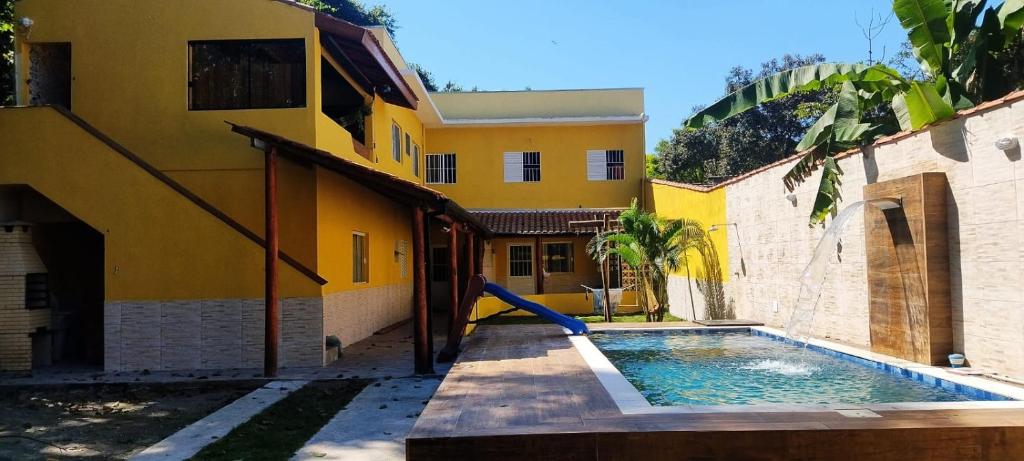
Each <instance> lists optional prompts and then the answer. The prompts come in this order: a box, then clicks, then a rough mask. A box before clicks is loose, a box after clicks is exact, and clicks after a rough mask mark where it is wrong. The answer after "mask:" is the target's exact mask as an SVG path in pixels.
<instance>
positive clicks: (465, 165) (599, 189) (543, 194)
mask: <svg viewBox="0 0 1024 461" xmlns="http://www.w3.org/2000/svg"><path fill="white" fill-rule="evenodd" d="M427 139H428V141H429V144H428V145H427V153H451V152H454V153H455V154H456V175H457V178H456V179H457V180H456V184H430V187H432V188H434V189H437V190H439V191H441V192H443V193H444V194H446V195H448V196H449V197H451V198H453V199H455V201H457V202H459V204H460V205H462V206H463V207H466V208H577V207H581V206H582V207H585V208H599V207H609V208H610V207H626V206H629V202H630V200H632V199H633V198H634V197H637V198H639V197H640V195H641V194H642V192H643V189H642V183H643V177H644V150H643V149H644V127H643V125H642V124H632V125H594V126H534V127H494V128H440V129H434V128H429V129H428V130H427ZM588 149H623V150H624V154H625V161H626V165H625V179H624V180H622V181H588V180H587V158H586V157H587V150H588ZM519 151H539V152H540V153H541V181H540V182H524V183H505V182H504V153H505V152H519Z"/></svg>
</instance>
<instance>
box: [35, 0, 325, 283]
mask: <svg viewBox="0 0 1024 461" xmlns="http://www.w3.org/2000/svg"><path fill="white" fill-rule="evenodd" d="M16 9H17V11H16V16H17V17H22V16H27V17H30V18H32V19H33V21H34V22H35V24H34V26H33V27H32V30H31V33H30V34H29V35H28V37H27V38H26V37H25V35H24V34H18V40H19V45H20V46H21V48H20V50H22V51H23V50H25V44H26V43H35V42H71V48H72V51H71V52H72V74H73V78H74V80H73V83H72V110H73V111H74V112H75V113H76V114H78V115H79V116H81V117H82V118H84V119H85V120H87V121H88V122H89V123H91V124H92V125H94V126H96V127H97V128H99V129H100V130H101V131H103V132H104V133H106V134H107V135H109V136H110V137H111V138H113V139H115V140H117V142H119V143H121V144H122V145H124V146H126V147H127V148H128V149H129V150H131V151H133V152H135V153H136V154H138V155H140V156H141V157H143V158H144V159H145V160H146V161H148V162H149V163H151V164H153V165H155V166H156V167H157V168H159V169H161V170H164V171H166V172H167V173H168V174H169V175H171V176H172V177H173V178H175V179H176V180H178V181H179V182H181V183H182V184H184V185H185V186H186V187H188V188H190V189H192V190H193V191H195V192H196V193H198V194H200V195H201V196H202V197H203V198H204V199H206V200H208V201H210V202H211V203H213V204H214V205H215V206H217V207H218V208H220V209H221V210H223V211H224V212H226V213H228V214H229V215H230V216H232V217H233V218H235V219H236V220H238V221H239V222H241V223H242V224H244V225H245V226H246V227H248V228H250V229H252V230H253V231H255V232H257V233H259V234H262V228H263V224H262V220H263V199H262V194H261V193H258V192H257V191H259V190H262V181H263V179H262V172H261V170H262V162H263V159H262V156H261V155H260V154H259V152H257V151H255V150H253V149H252V148H250V147H249V142H248V140H247V139H245V138H243V137H241V136H239V135H237V134H235V133H232V132H231V131H230V129H229V128H228V126H227V125H225V124H224V121H225V120H229V121H232V122H235V123H240V124H244V125H251V126H254V127H257V128H261V129H265V130H268V131H271V132H273V133H276V134H279V135H282V136H285V137H288V138H291V139H295V140H297V141H300V142H304V143H307V144H311V145H312V144H313V143H314V127H315V124H314V114H315V113H316V112H317V111H318V110H319V109H318V107H319V105H318V103H317V101H318V98H317V94H316V91H317V88H318V85H319V77H318V76H317V75H316V74H315V72H313V71H312V69H313V67H312V66H307V73H306V80H307V82H306V107H304V108H293V109H256V110H212V111H189V110H188V85H187V81H188V77H189V76H188V42H189V41H190V40H216V39H246V38H252V39H266V38H298V39H303V40H305V43H306V56H307V63H319V59H320V58H319V56H320V48H319V42H318V41H317V40H315V30H316V29H315V28H314V25H313V18H314V17H313V14H312V12H310V11H306V10H303V9H300V8H296V7H294V6H289V5H286V4H283V3H280V2H273V1H252V0H175V1H173V2H167V1H162V0H63V1H61V0H23V1H20V2H18V3H17V4H16ZM20 56H21V58H22V66H21V67H22V69H27V67H28V66H27V65H26V64H27V53H24V52H22V53H21V54H20ZM22 85H24V80H23V81H22ZM24 92H25V89H24V87H23V88H22V94H24ZM21 102H22V103H27V101H24V100H23V101H21ZM309 178H310V173H309V171H308V170H307V171H303V170H302V169H295V168H284V169H283V170H282V172H281V177H280V179H279V182H280V200H281V222H282V225H283V229H282V235H281V247H282V248H283V249H284V250H285V251H287V252H289V253H291V254H293V255H294V256H295V257H296V258H299V259H300V260H302V261H303V262H305V263H306V264H309V265H313V264H315V260H314V259H312V258H313V257H314V255H315V250H314V248H313V246H312V245H313V242H315V239H311V238H310V236H311V235H314V233H315V232H316V223H315V215H314V213H313V211H312V210H313V207H314V206H315V205H314V200H315V195H314V194H313V189H314V188H313V186H311V185H309V184H308V182H309Z"/></svg>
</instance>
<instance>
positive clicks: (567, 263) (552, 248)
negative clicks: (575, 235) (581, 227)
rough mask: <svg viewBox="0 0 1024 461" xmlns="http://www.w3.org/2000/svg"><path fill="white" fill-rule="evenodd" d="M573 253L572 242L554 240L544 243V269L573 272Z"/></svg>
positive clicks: (552, 271)
mask: <svg viewBox="0 0 1024 461" xmlns="http://www.w3.org/2000/svg"><path fill="white" fill-rule="evenodd" d="M572 256H573V254H572V243H571V242H553V243H545V244H544V271H545V272H550V273H555V272H572V271H573V257H572Z"/></svg>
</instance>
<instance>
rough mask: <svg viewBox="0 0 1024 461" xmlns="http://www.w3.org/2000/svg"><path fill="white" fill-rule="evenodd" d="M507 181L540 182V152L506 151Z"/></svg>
mask: <svg viewBox="0 0 1024 461" xmlns="http://www.w3.org/2000/svg"><path fill="white" fill-rule="evenodd" d="M505 182H540V152H505Z"/></svg>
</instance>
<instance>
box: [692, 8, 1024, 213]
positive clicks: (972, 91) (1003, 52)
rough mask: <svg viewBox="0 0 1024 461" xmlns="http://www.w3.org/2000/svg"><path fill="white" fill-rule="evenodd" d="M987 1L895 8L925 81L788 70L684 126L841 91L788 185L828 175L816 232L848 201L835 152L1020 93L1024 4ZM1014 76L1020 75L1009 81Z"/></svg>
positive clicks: (853, 70) (869, 71)
mask: <svg viewBox="0 0 1024 461" xmlns="http://www.w3.org/2000/svg"><path fill="white" fill-rule="evenodd" d="M985 5H986V0H894V1H893V12H894V13H895V15H896V17H897V18H898V19H899V20H900V24H901V25H902V26H903V28H904V29H905V30H906V31H907V37H908V39H909V41H910V43H911V45H912V46H913V50H914V56H915V57H916V58H917V61H918V63H919V65H920V67H921V70H922V71H923V73H924V74H925V76H926V77H927V79H926V80H924V81H921V80H912V79H908V78H906V77H904V76H903V75H901V74H900V72H898V71H896V70H894V69H892V68H890V67H888V66H885V65H882V64H876V65H871V66H867V65H863V64H831V63H825V64H816V65H810V66H803V67H798V68H795V69H790V70H786V71H782V72H779V73H776V74H773V75H769V76H767V77H765V78H762V79H760V80H757V81H755V82H752V83H750V84H749V85H746V86H743V87H742V88H739V89H736V90H735V91H734V92H732V93H731V94H729V95H727V96H726V97H724V98H722V99H721V100H719V101H717V102H715V103H714V104H712V105H710V106H708V107H707V108H704V109H702V110H700V111H698V112H697V113H695V114H694V115H693V116H691V117H690V118H689V119H688V120H687V121H686V123H685V125H686V126H687V128H691V129H700V128H703V127H706V126H709V125H714V124H716V123H721V122H723V121H726V120H728V119H731V118H733V117H735V116H737V115H740V114H743V113H745V112H747V111H748V110H751V109H753V108H755V107H758V106H759V105H762V104H765V103H769V102H772V101H776V100H778V99H780V98H783V97H786V96H788V95H791V94H794V93H798V92H801V91H807V90H818V89H822V88H831V89H835V90H836V91H837V92H838V93H837V97H836V100H835V103H834V104H832V105H831V106H830V107H829V108H828V110H826V111H825V112H824V114H822V116H821V117H819V118H818V119H817V121H815V122H814V124H813V125H811V127H810V128H809V129H808V130H807V132H806V133H804V136H803V138H802V139H801V140H800V143H799V144H797V146H796V149H795V150H797V151H801V152H804V156H803V158H801V159H800V160H799V161H798V162H797V163H796V164H795V165H794V166H793V168H792V169H791V170H790V171H789V172H788V173H787V174H786V175H785V177H784V178H783V183H784V184H785V186H786V187H787V188H788V189H790V190H792V189H794V188H795V187H796V186H797V185H799V184H801V183H803V182H804V181H805V180H807V179H808V178H809V177H810V176H811V175H812V174H813V173H814V171H815V170H817V169H818V168H822V169H823V174H822V176H821V181H820V183H819V185H818V194H817V197H816V198H815V201H814V205H813V209H812V212H811V216H810V223H811V225H814V224H817V223H821V222H823V221H824V220H825V219H826V218H827V217H828V216H829V215H835V213H836V212H837V208H838V203H839V201H840V200H841V199H842V196H841V195H840V184H841V180H840V178H841V176H842V173H843V172H842V170H840V169H839V166H838V164H837V163H836V161H835V158H834V157H833V156H834V155H835V154H836V153H839V152H842V151H844V150H848V149H851V148H855V147H858V146H862V145H865V144H867V143H870V142H872V141H873V140H875V139H877V138H879V137H881V136H885V135H888V134H892V133H895V132H897V131H900V130H905V131H909V130H917V129H920V128H922V127H925V126H927V125H930V124H932V123H935V122H937V121H941V120H944V119H947V118H949V117H952V116H953V115H954V114H955V113H956V110H957V109H964V108H968V107H972V106H974V105H975V104H978V103H979V102H981V101H986V100H991V99H993V98H997V97H999V96H1002V95H1004V94H1006V93H1007V92H1009V91H1011V90H1013V89H1014V87H1015V86H1017V87H1019V85H1020V78H1021V77H1020V76H1019V71H1020V65H1019V60H1020V57H1019V56H1016V55H1013V53H1014V52H1013V51H1012V50H1014V49H1016V48H1015V45H1014V44H1015V43H1019V41H1020V40H1021V30H1022V26H1024V0H1005V1H1004V2H1003V3H1001V4H999V6H998V7H988V8H986V6H985ZM1013 72H1018V75H1011V74H1012V73H1013Z"/></svg>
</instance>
